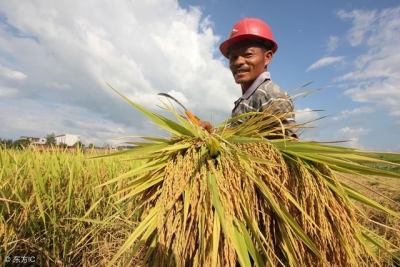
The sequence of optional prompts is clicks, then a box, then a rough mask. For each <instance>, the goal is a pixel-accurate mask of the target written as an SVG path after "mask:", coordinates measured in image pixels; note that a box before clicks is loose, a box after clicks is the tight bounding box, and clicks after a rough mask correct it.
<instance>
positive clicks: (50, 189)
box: [0, 149, 400, 266]
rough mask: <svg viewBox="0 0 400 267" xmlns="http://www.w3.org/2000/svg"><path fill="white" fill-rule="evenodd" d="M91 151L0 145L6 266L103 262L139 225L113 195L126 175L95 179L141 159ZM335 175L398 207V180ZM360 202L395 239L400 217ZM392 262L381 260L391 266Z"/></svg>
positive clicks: (399, 241) (0, 238)
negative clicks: (7, 148)
mask: <svg viewBox="0 0 400 267" xmlns="http://www.w3.org/2000/svg"><path fill="white" fill-rule="evenodd" d="M96 155H97V154H96V152H95V151H92V152H90V151H88V152H86V153H83V152H80V151H75V152H74V153H71V152H67V151H42V152H38V151H34V150H29V149H27V150H5V149H0V214H1V216H0V261H1V263H2V264H4V266H16V265H17V264H18V262H20V263H21V266H106V264H107V263H109V262H110V260H111V259H112V258H113V256H114V255H115V254H116V253H117V251H118V250H119V249H120V248H121V246H123V244H124V242H125V241H126V240H127V238H129V236H130V234H131V233H132V232H133V231H134V230H135V229H136V227H137V226H138V221H139V210H138V208H137V205H136V201H135V199H132V198H125V196H126V195H127V194H129V191H127V192H126V193H125V194H116V192H117V191H119V190H121V189H123V188H124V187H125V186H126V185H127V184H128V183H129V181H130V179H131V178H129V177H128V178H126V179H124V180H120V181H118V182H117V183H109V184H106V185H103V186H101V187H99V185H101V184H104V183H107V182H108V181H110V180H111V179H113V178H115V177H117V176H119V175H122V174H124V173H127V172H128V171H129V170H132V169H134V168H136V167H138V166H140V165H141V164H143V162H142V161H141V160H132V159H129V160H124V158H118V159H115V158H100V159H90V158H91V157H93V156H96ZM338 177H339V179H343V180H345V181H346V182H348V183H350V184H352V185H353V186H354V188H357V189H359V190H360V191H362V192H364V193H365V194H366V195H369V196H370V197H371V198H373V199H375V200H377V201H378V202H379V203H386V204H388V205H389V206H390V207H391V208H392V209H393V210H396V211H400V190H399V188H400V180H399V179H397V180H395V179H386V178H381V177H373V179H370V178H368V177H358V176H355V175H348V174H341V173H338ZM368 188H373V189H374V190H375V191H374V192H373V191H371V190H370V189H368ZM363 209H364V210H365V212H366V213H368V214H369V217H371V218H374V219H375V220H377V221H379V222H381V223H382V224H386V225H390V226H391V227H392V228H393V230H387V229H386V228H380V227H379V226H377V225H376V224H371V225H370V226H371V228H372V229H373V230H374V231H376V232H379V233H380V234H382V235H383V236H385V237H386V238H387V239H388V240H390V241H391V242H392V243H394V244H396V245H398V246H399V245H400V235H399V230H400V222H399V221H396V220H391V221H390V219H389V217H387V216H386V215H383V214H380V213H378V212H376V211H372V210H370V209H369V208H366V207H363ZM142 255H143V253H142V251H139V252H138V253H137V254H136V256H135V257H133V258H132V257H131V256H130V255H129V253H126V255H125V254H122V255H121V257H120V260H119V261H117V262H116V263H115V266H119V264H120V262H122V261H123V262H129V265H130V266H140V259H141V257H142ZM6 261H9V262H8V263H6ZM24 264H25V265H24ZM391 264H392V265H387V266H396V265H395V264H396V263H395V262H393V263H391ZM397 264H398V263H397ZM397 266H398V265H397Z"/></svg>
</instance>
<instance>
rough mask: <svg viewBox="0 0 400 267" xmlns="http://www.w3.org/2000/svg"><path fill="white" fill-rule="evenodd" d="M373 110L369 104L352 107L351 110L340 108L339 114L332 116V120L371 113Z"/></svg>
mask: <svg viewBox="0 0 400 267" xmlns="http://www.w3.org/2000/svg"><path fill="white" fill-rule="evenodd" d="M373 111H374V109H373V108H372V107H369V106H365V107H361V108H355V109H352V110H348V109H346V110H342V111H341V112H340V115H339V116H335V117H333V120H334V121H338V120H342V119H344V118H348V117H353V116H359V115H362V114H367V113H371V112H373Z"/></svg>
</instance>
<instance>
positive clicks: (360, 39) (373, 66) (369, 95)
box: [336, 6, 400, 116]
mask: <svg viewBox="0 0 400 267" xmlns="http://www.w3.org/2000/svg"><path fill="white" fill-rule="evenodd" d="M338 15H339V17H340V18H342V19H350V20H351V21H352V23H353V27H352V28H351V29H350V30H349V32H348V38H349V39H348V40H349V42H350V44H351V45H361V44H363V45H364V46H365V47H366V48H367V52H366V53H363V54H361V55H360V56H358V57H357V58H356V59H355V63H354V70H352V71H351V72H348V73H346V74H344V75H342V76H340V77H338V78H337V79H336V81H338V82H346V89H347V90H346V91H345V95H346V96H348V97H350V98H351V99H352V100H353V101H356V102H363V103H372V104H374V105H376V106H377V107H380V108H383V109H384V110H387V111H388V113H389V114H390V115H392V116H400V105H399V103H400V64H399V62H400V6H399V7H395V8H390V9H385V10H382V11H361V10H355V11H352V12H344V11H340V12H339V13H338Z"/></svg>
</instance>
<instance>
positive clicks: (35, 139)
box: [19, 136, 40, 143]
mask: <svg viewBox="0 0 400 267" xmlns="http://www.w3.org/2000/svg"><path fill="white" fill-rule="evenodd" d="M19 140H28V141H29V142H30V143H35V142H39V140H40V137H32V136H21V137H20V138H19Z"/></svg>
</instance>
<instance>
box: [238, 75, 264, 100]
mask: <svg viewBox="0 0 400 267" xmlns="http://www.w3.org/2000/svg"><path fill="white" fill-rule="evenodd" d="M270 79H271V75H270V73H269V72H268V71H264V72H263V73H261V74H260V75H259V76H258V77H257V78H256V79H255V80H254V82H253V83H252V84H251V86H250V88H249V89H247V91H246V93H244V95H242V96H241V99H248V98H249V97H250V96H251V95H252V94H253V93H254V92H255V91H256V90H257V88H258V87H259V86H260V85H261V84H262V83H263V82H264V81H265V80H270Z"/></svg>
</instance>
